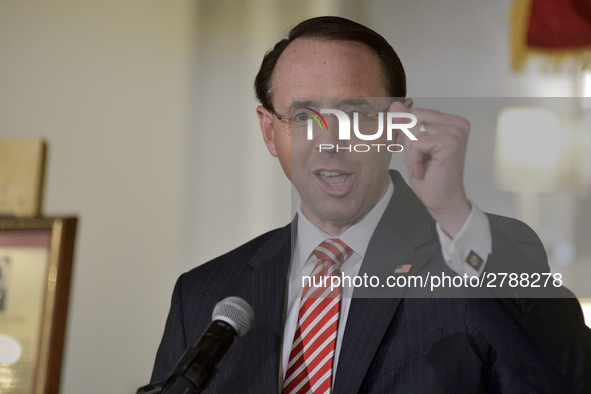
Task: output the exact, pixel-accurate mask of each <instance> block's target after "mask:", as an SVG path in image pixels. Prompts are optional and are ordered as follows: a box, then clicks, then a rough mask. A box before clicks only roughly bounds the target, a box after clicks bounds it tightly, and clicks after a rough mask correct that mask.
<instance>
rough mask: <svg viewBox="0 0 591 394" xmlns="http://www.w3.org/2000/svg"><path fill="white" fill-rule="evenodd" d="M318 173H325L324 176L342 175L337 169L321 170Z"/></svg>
mask: <svg viewBox="0 0 591 394" xmlns="http://www.w3.org/2000/svg"><path fill="white" fill-rule="evenodd" d="M318 175H323V176H339V175H341V173H340V172H337V171H320V172H318Z"/></svg>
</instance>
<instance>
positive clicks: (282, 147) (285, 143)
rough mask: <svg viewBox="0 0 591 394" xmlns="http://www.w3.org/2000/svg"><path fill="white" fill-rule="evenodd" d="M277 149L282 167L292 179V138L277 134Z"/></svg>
mask: <svg viewBox="0 0 591 394" xmlns="http://www.w3.org/2000/svg"><path fill="white" fill-rule="evenodd" d="M275 149H276V150H277V157H278V158H279V163H281V168H283V172H284V173H285V175H287V177H288V178H289V180H291V143H290V138H289V137H287V136H281V137H279V136H276V138H275Z"/></svg>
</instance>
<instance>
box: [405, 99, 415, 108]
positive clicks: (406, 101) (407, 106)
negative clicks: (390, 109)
mask: <svg viewBox="0 0 591 394" xmlns="http://www.w3.org/2000/svg"><path fill="white" fill-rule="evenodd" d="M413 104H414V101H412V99H411V98H410V97H409V98H407V99H406V100H404V105H405V106H406V108H408V110H409V111H412V106H413Z"/></svg>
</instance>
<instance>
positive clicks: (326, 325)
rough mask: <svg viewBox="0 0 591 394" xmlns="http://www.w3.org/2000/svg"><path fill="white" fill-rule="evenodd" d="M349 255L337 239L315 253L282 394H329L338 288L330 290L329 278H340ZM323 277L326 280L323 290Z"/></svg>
mask: <svg viewBox="0 0 591 394" xmlns="http://www.w3.org/2000/svg"><path fill="white" fill-rule="evenodd" d="M352 253H353V251H352V250H351V248H349V247H348V246H347V244H345V243H344V242H343V241H341V240H340V239H338V238H332V239H328V240H326V241H324V242H323V243H321V244H320V246H318V247H317V248H316V249H315V250H314V255H315V256H316V257H317V258H318V263H316V266H315V267H314V270H313V271H312V274H311V275H310V277H311V278H312V281H313V283H312V285H310V284H307V285H306V286H305V287H304V289H303V291H302V299H301V302H300V313H299V315H298V325H297V328H296V332H295V335H294V338H293V345H292V347H291V353H290V355H289V364H288V365H287V372H286V373H285V381H284V382H283V394H303V393H330V392H331V386H332V369H333V360H334V351H335V345H336V342H337V328H338V325H339V314H340V307H341V288H340V286H339V287H336V288H334V289H333V290H332V291H331V290H330V284H331V280H330V277H331V276H339V277H340V276H341V269H340V266H341V265H342V264H343V262H344V261H345V260H347V258H349V256H351V254H352ZM324 278H327V280H326V284H327V286H326V287H325V286H323V285H324ZM321 279H322V283H321V282H320V280H321ZM320 284H322V285H321V286H315V285H320Z"/></svg>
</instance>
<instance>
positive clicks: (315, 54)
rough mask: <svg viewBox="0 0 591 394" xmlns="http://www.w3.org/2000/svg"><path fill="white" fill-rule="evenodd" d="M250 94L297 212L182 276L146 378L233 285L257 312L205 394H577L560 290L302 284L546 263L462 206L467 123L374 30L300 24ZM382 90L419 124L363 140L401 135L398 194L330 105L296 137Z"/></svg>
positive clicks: (580, 368) (583, 372)
mask: <svg viewBox="0 0 591 394" xmlns="http://www.w3.org/2000/svg"><path fill="white" fill-rule="evenodd" d="M255 88H256V91H257V97H258V98H259V100H260V101H261V104H262V105H261V106H259V107H258V108H257V115H258V118H259V122H260V126H261V130H262V133H263V139H264V141H265V143H266V145H267V147H268V149H269V152H270V153H271V154H272V155H274V156H276V157H277V158H278V159H279V162H280V164H281V166H282V168H283V170H284V172H285V174H286V175H287V177H288V178H289V179H290V180H291V182H292V183H293V184H294V185H295V187H296V189H297V190H298V193H299V195H300V205H299V208H298V215H297V216H296V218H295V219H294V221H293V222H292V224H290V225H288V226H286V227H284V228H281V229H278V230H274V231H271V232H269V233H267V234H264V235H262V236H260V237H258V238H256V239H254V240H253V241H251V242H249V243H247V244H245V245H243V246H241V247H239V248H237V249H235V250H234V251H231V252H229V253H228V254H226V255H224V256H221V257H219V258H217V259H214V260H213V261H211V262H209V263H207V264H204V265H202V266H200V267H198V268H196V269H194V270H192V271H190V272H189V273H187V274H184V275H183V276H181V278H180V279H179V281H178V282H177V285H176V287H175V290H174V294H173V300H172V306H171V310H170V314H169V317H168V320H167V323H166V329H165V333H164V337H163V339H162V343H161V345H160V348H159V350H158V354H157V357H156V364H155V367H154V372H153V375H152V381H153V382H156V381H162V380H164V379H166V377H167V376H168V374H169V373H170V372H171V370H172V368H173V366H174V365H175V363H176V361H177V360H178V359H179V358H180V357H181V355H182V354H183V352H184V351H185V349H186V348H187V347H189V346H192V345H193V344H194V343H195V342H196V340H197V339H198V338H199V336H200V335H201V334H202V333H203V331H204V329H205V327H206V326H207V325H208V324H209V322H210V319H211V312H212V310H213V307H214V305H215V304H216V303H217V302H218V301H219V300H221V299H223V298H225V297H227V296H239V297H242V298H244V299H245V300H246V301H247V302H248V303H249V304H250V305H251V306H252V307H253V309H254V314H255V323H254V327H253V328H252V329H251V331H250V332H249V333H248V334H247V335H246V336H244V337H243V338H241V339H240V340H239V341H237V342H236V344H235V345H234V347H233V348H232V349H231V350H230V352H229V354H227V355H226V357H225V358H224V360H223V361H222V362H221V363H220V365H219V372H218V374H217V376H216V377H215V378H214V379H213V380H212V382H211V384H210V386H209V388H208V390H209V391H210V392H223V393H235V392H253V393H272V392H278V391H279V392H281V391H283V392H290V393H292V392H293V393H296V392H297V393H299V392H331V391H332V392H335V393H357V392H364V393H365V392H370V393H373V392H376V393H377V392H379V393H384V392H387V393H391V392H400V393H423V392H425V393H432V392H443V393H447V392H449V393H457V392H516V393H517V392H518V393H523V392H586V391H587V390H590V387H591V386H589V385H590V382H589V376H591V373H590V371H589V365H591V364H590V362H591V334H590V332H589V330H588V329H587V328H586V327H585V326H584V322H583V318H582V314H581V310H580V307H579V305H578V303H577V302H576V300H573V299H571V298H568V297H570V296H571V294H570V293H568V292H567V291H566V290H565V289H562V288H558V289H554V293H555V294H554V293H553V295H556V296H560V297H565V296H566V297H567V298H562V299H522V298H519V297H521V296H523V295H524V294H526V293H524V292H523V291H519V290H516V289H507V290H506V291H505V289H498V290H497V293H495V294H497V295H499V296H501V297H506V298H498V299H493V298H485V299H474V298H457V297H448V298H422V297H421V296H420V295H417V296H413V297H409V295H410V294H411V293H412V289H405V288H394V289H390V288H382V287H378V288H375V289H371V288H369V287H365V288H364V287H360V288H356V289H353V288H352V287H350V286H349V287H347V286H343V287H342V288H341V287H337V290H336V292H335V293H333V292H332V291H333V289H331V292H330V296H329V297H326V298H323V297H318V296H317V294H318V293H313V292H314V288H313V287H311V286H310V285H306V284H305V283H303V282H302V277H305V276H312V277H316V276H317V275H319V272H322V273H325V274H326V276H325V277H328V278H332V277H333V276H334V273H335V272H336V273H340V274H343V275H348V276H351V277H353V276H359V277H361V276H363V275H369V276H376V277H378V278H382V279H384V278H386V277H387V276H388V275H392V274H395V273H402V274H407V273H408V274H417V275H422V276H425V274H426V273H427V272H439V273H446V274H447V275H455V274H457V275H463V274H468V275H470V276H476V277H478V276H479V275H482V273H483V271H484V268H485V267H486V270H487V271H490V272H519V273H528V274H529V273H536V272H548V271H549V269H548V266H547V262H546V260H545V254H544V251H543V248H542V246H541V244H540V243H539V240H538V238H537V237H536V236H535V234H534V233H533V232H532V231H531V230H530V229H529V228H527V226H525V225H523V224H521V223H519V222H517V221H514V220H511V219H507V218H502V217H498V216H494V215H488V216H487V215H485V214H483V213H482V212H481V211H479V210H478V208H477V207H476V206H475V205H474V204H471V203H470V201H469V200H468V198H467V196H466V193H465V191H464V187H463V181H462V178H463V168H464V156H465V150H466V142H467V137H468V133H469V128H470V126H469V123H468V122H467V121H466V120H465V119H462V118H460V117H457V116H453V115H448V114H443V113H440V112H437V111H432V110H426V109H416V108H413V103H412V100H410V99H405V96H406V88H405V75H404V70H403V68H402V64H401V63H400V60H399V59H398V57H397V55H396V53H395V52H394V51H393V49H392V48H391V46H390V45H389V44H388V43H387V42H386V41H385V40H384V39H383V38H382V37H381V36H379V35H378V34H377V33H375V32H373V31H372V30H370V29H368V28H366V27H364V26H362V25H359V24H357V23H354V22H351V21H349V20H346V19H342V18H336V17H321V18H314V19H310V20H307V21H304V22H302V23H301V24H300V25H298V26H296V27H295V28H294V29H293V30H292V31H291V32H290V35H289V37H288V39H285V40H282V41H280V42H279V43H277V44H276V45H275V47H274V48H273V50H272V51H270V52H269V53H267V55H266V56H265V59H264V60H263V64H262V66H261V69H260V71H259V74H258V75H257V78H256V81H255ZM388 97H394V98H395V97H398V98H402V99H391V100H387V101H386V102H387V105H386V107H385V108H387V112H390V113H397V114H398V115H396V117H403V114H412V115H414V116H415V117H416V126H415V127H413V128H412V129H411V131H412V134H410V133H408V134H407V133H406V132H402V131H400V132H398V133H396V140H395V141H388V139H387V133H383V134H382V136H381V137H380V138H379V139H378V140H376V141H375V142H376V145H378V144H380V143H381V144H383V145H384V146H385V145H386V144H388V143H391V142H395V143H398V144H401V145H403V146H404V154H405V162H406V165H407V168H408V172H409V178H410V182H411V186H412V190H411V188H409V187H408V185H406V184H405V183H404V181H403V180H402V179H401V177H400V175H399V174H398V173H396V172H393V173H391V174H389V172H388V165H389V162H390V155H391V154H390V153H389V152H388V151H387V150H384V149H382V150H381V151H378V149H377V146H374V147H373V148H374V149H372V150H370V151H368V152H355V151H354V150H353V149H350V147H351V146H353V145H354V144H355V143H357V142H360V140H361V137H359V135H358V134H355V136H352V137H351V139H350V140H342V139H339V138H340V135H339V133H338V132H337V130H338V128H337V127H336V126H337V122H334V120H332V119H330V117H329V116H326V119H328V120H326V119H324V118H323V120H325V121H326V122H327V123H325V124H324V126H325V129H323V128H322V127H315V128H314V131H313V135H312V136H310V135H307V134H305V135H304V134H302V132H303V130H305V128H304V127H303V126H302V125H303V124H305V125H306V128H307V127H308V126H307V125H308V119H310V117H311V116H312V115H313V114H314V113H316V114H317V115H320V112H318V111H319V110H320V109H322V108H336V109H339V110H340V111H342V113H346V114H350V115H351V122H352V123H354V122H358V126H359V128H361V124H362V121H361V120H360V119H361V117H362V116H366V117H367V118H369V117H370V116H373V115H375V111H373V110H375V109H376V106H375V105H372V103H374V102H375V101H376V100H377V102H381V103H384V101H383V99H379V98H388ZM374 98H377V99H374ZM367 108H372V111H367ZM382 109H383V108H382ZM298 111H299V112H298ZM364 111H366V112H364ZM382 112H386V111H382ZM379 116H383V115H379V114H378V115H377V117H379ZM411 119H412V118H411ZM298 122H300V123H298ZM328 122H330V124H329V123H328ZM401 123H402V122H401ZM318 124H319V125H320V126H322V125H321V123H320V121H319V122H318ZM409 127H410V126H409ZM306 130H307V129H306ZM411 136H414V137H416V138H417V140H416V141H415V140H411ZM321 147H324V149H321ZM319 250H320V252H319ZM322 251H324V252H322ZM322 253H324V254H322ZM331 255H332V257H331ZM326 256H328V257H326ZM337 260H338V261H337ZM331 270H332V271H331ZM382 283H383V282H382ZM325 291H326V294H328V287H327V288H324V287H322V286H321V287H320V292H321V293H322V292H325ZM309 293H310V294H312V293H313V294H316V296H315V295H309ZM526 295H527V294H526ZM376 297H379V298H376ZM310 316H312V318H309V317H310ZM311 321H312V322H311Z"/></svg>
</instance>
